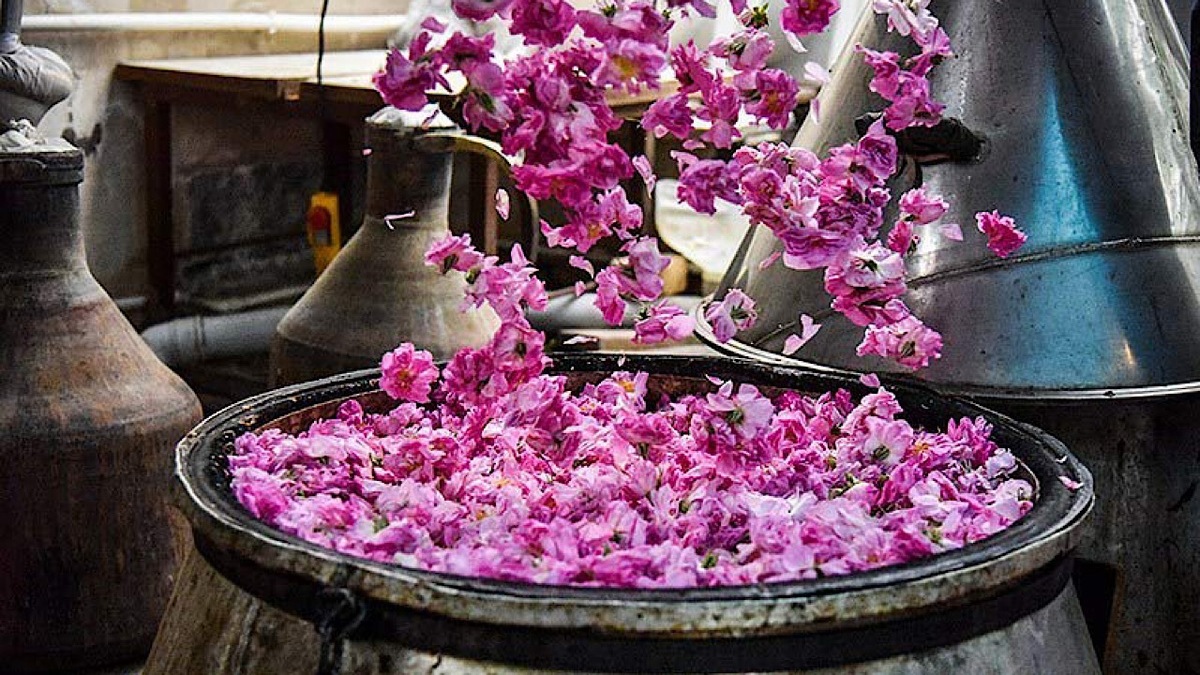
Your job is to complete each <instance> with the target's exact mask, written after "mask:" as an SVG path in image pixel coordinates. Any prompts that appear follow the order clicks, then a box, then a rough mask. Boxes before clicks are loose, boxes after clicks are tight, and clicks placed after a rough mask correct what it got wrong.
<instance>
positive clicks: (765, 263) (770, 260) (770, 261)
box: [758, 251, 783, 270]
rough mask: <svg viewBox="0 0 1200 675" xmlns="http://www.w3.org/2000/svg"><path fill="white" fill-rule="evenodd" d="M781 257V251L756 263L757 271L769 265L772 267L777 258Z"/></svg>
mask: <svg viewBox="0 0 1200 675" xmlns="http://www.w3.org/2000/svg"><path fill="white" fill-rule="evenodd" d="M782 256H783V251H775V252H774V253H772V254H771V255H769V256H767V257H766V258H764V259H763V261H762V262H760V263H758V269H760V270H765V269H767V268H768V267H770V266H771V265H774V264H775V261H776V260H779V258H780V257H782Z"/></svg>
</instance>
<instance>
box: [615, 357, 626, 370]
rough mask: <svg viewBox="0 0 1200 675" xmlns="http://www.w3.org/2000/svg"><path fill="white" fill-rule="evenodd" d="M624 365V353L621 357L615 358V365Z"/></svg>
mask: <svg viewBox="0 0 1200 675" xmlns="http://www.w3.org/2000/svg"><path fill="white" fill-rule="evenodd" d="M624 365H625V355H624V354H622V355H621V358H619V359H617V367H618V368H621V367H624Z"/></svg>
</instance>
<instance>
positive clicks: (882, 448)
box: [863, 417, 913, 467]
mask: <svg viewBox="0 0 1200 675" xmlns="http://www.w3.org/2000/svg"><path fill="white" fill-rule="evenodd" d="M912 442H913V429H912V427H911V426H909V425H908V423H907V422H904V421H902V420H885V419H881V418H879V417H868V418H867V438H866V441H865V442H864V443H863V449H864V450H865V451H866V452H867V453H868V454H869V456H870V457H871V458H872V459H873V460H874V461H876V462H878V463H880V464H882V465H883V466H886V467H893V466H895V465H897V464H899V463H900V460H901V459H902V458H903V457H904V453H905V452H907V451H908V448H909V447H910V446H911V445H912Z"/></svg>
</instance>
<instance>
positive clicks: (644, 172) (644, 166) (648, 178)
mask: <svg viewBox="0 0 1200 675" xmlns="http://www.w3.org/2000/svg"><path fill="white" fill-rule="evenodd" d="M633 168H635V169H637V172H638V174H639V175H640V176H641V177H642V180H643V181H645V182H646V189H647V190H649V191H650V192H654V184H655V182H657V181H658V178H657V177H656V176H655V175H654V169H652V168H651V167H650V160H648V159H646V156H645V155H638V156H637V157H634V158H633Z"/></svg>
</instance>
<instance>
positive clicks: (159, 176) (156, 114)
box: [143, 93, 175, 321]
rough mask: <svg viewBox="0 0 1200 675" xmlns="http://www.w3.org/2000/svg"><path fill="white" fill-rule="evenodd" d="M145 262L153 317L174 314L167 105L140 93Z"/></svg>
mask: <svg viewBox="0 0 1200 675" xmlns="http://www.w3.org/2000/svg"><path fill="white" fill-rule="evenodd" d="M143 113H144V116H145V122H144V132H143V133H144V142H145V172H146V266H147V268H148V270H149V273H150V292H151V303H150V304H151V307H150V314H151V316H152V318H153V319H154V320H159V321H161V320H163V319H168V318H171V317H172V316H173V315H174V314H175V229H174V223H173V222H172V220H171V105H170V103H168V102H166V101H162V100H158V99H157V98H155V97H154V96H153V95H149V94H145V93H144V105H143Z"/></svg>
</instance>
